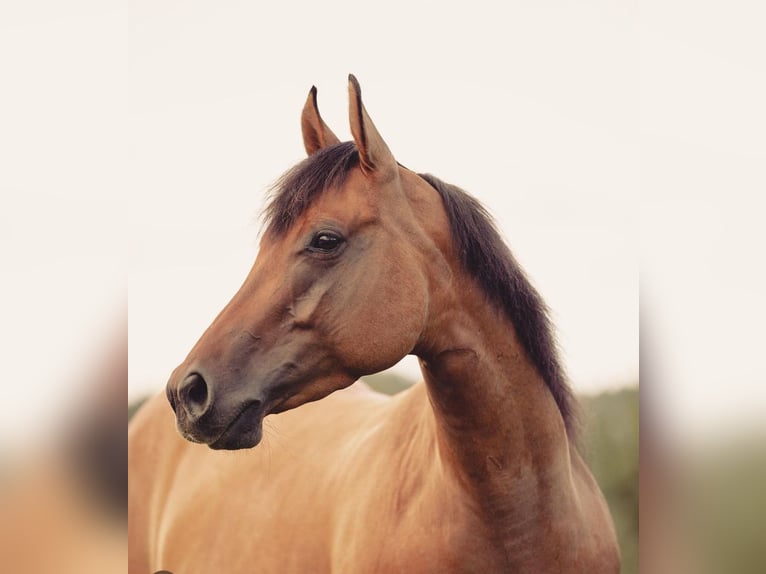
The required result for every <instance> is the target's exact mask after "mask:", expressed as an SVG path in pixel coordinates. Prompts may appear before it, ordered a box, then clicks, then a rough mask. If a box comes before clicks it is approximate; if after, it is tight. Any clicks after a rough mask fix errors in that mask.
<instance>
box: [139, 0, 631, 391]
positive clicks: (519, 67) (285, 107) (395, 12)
mask: <svg viewBox="0 0 766 574" xmlns="http://www.w3.org/2000/svg"><path fill="white" fill-rule="evenodd" d="M354 6H355V4H354V3H348V4H347V5H346V6H345V7H344V8H343V10H342V12H343V13H345V14H346V16H345V17H343V18H327V17H326V15H327V13H328V5H327V4H325V3H316V4H315V5H313V7H312V8H309V9H308V10H305V9H304V10H303V11H299V10H296V8H295V7H293V6H291V5H290V4H289V3H287V4H284V5H282V4H279V5H277V4H275V5H273V6H270V7H269V10H268V13H266V12H264V11H263V9H262V8H260V7H259V6H258V5H257V4H255V3H252V4H249V5H247V4H236V5H232V4H224V3H221V4H216V5H212V4H210V3H208V2H203V3H199V2H183V3H175V4H167V3H165V4H163V3H159V4H157V3H155V2H151V3H139V4H138V5H137V6H136V10H135V13H134V18H135V28H134V34H133V39H134V42H133V44H132V46H131V54H130V57H131V70H132V75H133V76H132V77H133V81H134V92H133V97H134V100H133V106H134V107H133V110H134V117H133V124H134V128H135V135H134V138H135V139H134V141H135V142H136V144H137V145H138V149H137V168H136V169H135V170H134V174H135V176H136V181H135V182H134V184H133V186H132V189H133V190H134V192H133V193H134V196H133V198H132V199H133V201H132V202H131V224H132V228H133V232H132V233H133V234H134V237H135V240H134V242H133V244H132V245H131V252H130V279H129V280H130V285H129V293H130V307H129V317H130V351H131V354H130V381H131V395H132V396H135V395H136V394H138V393H141V392H146V391H150V390H157V389H158V388H160V386H161V385H163V384H164V383H165V381H166V379H167V376H168V375H169V373H170V370H172V368H174V367H175V366H176V364H177V363H179V362H180V361H181V360H182V359H183V358H184V356H185V355H186V353H187V352H188V351H189V350H190V348H191V346H192V345H193V344H194V342H195V341H196V339H197V338H198V337H199V336H200V335H201V334H202V331H203V330H204V328H205V327H207V325H208V324H209V323H210V321H211V320H212V319H213V317H214V316H215V315H216V314H217V313H218V311H220V309H221V308H222V307H223V305H224V304H225V303H226V302H227V301H228V299H229V298H230V297H231V295H233V293H234V292H235V291H236V290H237V288H238V287H239V285H240V283H241V282H242V280H243V279H244V276H245V274H246V272H247V271H248V269H249V266H250V264H251V263H252V260H253V258H254V256H255V253H256V248H257V244H256V235H257V231H258V220H257V214H258V213H259V209H260V206H262V204H263V198H264V190H265V189H266V188H267V186H268V185H269V183H270V182H272V181H273V180H275V179H276V178H277V177H278V176H279V175H280V173H281V172H282V171H284V170H285V169H287V168H288V167H290V166H291V165H292V164H294V163H295V162H296V161H298V160H300V159H302V157H303V155H304V152H303V146H302V143H301V141H302V140H301V133H300V124H299V117H300V112H301V108H302V106H303V102H304V101H305V99H306V95H307V93H308V90H309V88H310V86H311V85H312V84H316V85H317V87H318V89H319V106H320V111H321V112H322V114H323V116H324V118H325V120H326V121H327V122H328V123H329V125H330V126H331V127H332V128H333V129H334V130H335V131H336V132H337V133H338V134H339V136H340V137H341V139H349V138H350V132H349V128H348V119H347V118H348V111H347V110H348V96H347V87H346V86H347V82H346V77H347V75H348V73H349V72H353V73H355V74H356V75H357V77H358V78H359V81H360V82H361V85H362V90H363V97H364V100H365V103H366V106H367V109H368V111H369V112H370V114H371V115H372V117H373V119H374V121H375V122H376V125H377V126H378V129H379V130H380V131H381V133H382V135H383V137H384V138H385V139H386V141H387V143H388V144H389V147H390V148H391V150H392V151H393V153H394V155H395V156H396V157H397V159H398V160H399V161H400V162H402V163H403V164H405V165H407V166H408V167H410V168H411V169H415V170H417V171H428V172H431V173H434V174H436V175H438V176H440V177H441V178H443V179H445V180H446V181H449V182H452V183H456V184H458V185H460V186H462V187H464V188H465V189H466V190H468V191H469V192H471V193H472V194H474V195H476V196H477V197H478V198H479V199H481V200H482V201H483V202H484V203H485V204H486V205H487V206H488V208H489V209H490V210H491V212H492V213H493V214H494V215H495V217H496V218H497V220H498V223H499V225H500V227H501V229H502V231H503V233H504V235H505V237H506V238H507V239H508V240H509V241H510V244H511V246H512V249H513V250H514V252H515V253H516V255H517V257H518V258H519V260H520V261H521V262H522V264H523V265H524V266H525V267H526V269H527V271H528V272H529V274H530V276H531V277H532V278H533V280H534V282H535V284H536V285H537V286H538V287H539V289H540V290H541V292H542V293H543V295H544V297H545V299H546V300H547V301H548V303H549V304H550V306H551V308H552V310H553V316H554V319H555V322H556V324H557V326H558V329H559V337H560V340H561V346H562V349H563V351H564V355H565V360H566V364H567V366H568V367H569V372H570V374H571V377H572V379H573V381H574V382H575V383H576V385H577V388H578V390H581V391H596V390H599V389H602V388H605V387H612V386H615V385H624V384H626V383H630V382H633V381H635V380H637V378H638V265H637V262H638V234H637V219H638V210H637V188H638V163H637V150H636V141H635V134H636V120H637V117H636V98H637V94H636V90H635V87H634V86H635V77H633V76H632V71H631V70H632V69H634V67H635V65H636V57H637V54H636V45H635V40H634V39H633V38H632V36H633V35H634V33H633V32H632V30H631V27H632V22H631V20H630V17H629V14H628V13H626V12H625V11H624V9H615V8H607V9H604V8H603V7H602V8H598V7H597V6H595V5H592V6H587V5H585V6H580V7H574V6H572V7H569V8H566V7H564V8H563V9H562V11H561V12H560V13H559V14H558V15H555V14H551V13H550V12H549V10H547V9H540V8H529V7H524V8H520V9H518V10H510V9H504V10H501V11H497V9H496V8H495V9H493V10H489V9H487V10H483V9H480V7H479V6H478V5H477V6H476V10H475V11H474V12H472V14H471V15H468V16H467V15H466V13H465V11H464V10H462V9H461V10H459V11H456V10H455V9H454V8H451V7H450V6H449V5H448V4H444V3H439V4H434V3H430V4H424V5H423V7H422V8H419V7H418V5H417V4H411V3H402V4H397V3H393V4H386V9H385V10H380V11H373V12H371V13H370V14H368V15H367V16H366V18H367V20H368V22H362V21H360V22H358V23H355V22H354V21H353V19H352V18H350V17H349V16H348V15H349V14H351V13H353V12H354ZM405 6H406V7H407V18H406V19H403V18H401V17H400V14H401V12H402V10H404V9H405ZM298 14H300V17H299V18H296V16H297V15H298ZM428 19H431V24H429V25H424V24H423V23H424V22H426V21H427V20H428ZM319 20H321V21H322V22H324V24H323V25H321V26H317V22H318V21H319ZM370 20H371V21H370ZM355 24H356V25H355ZM458 32H459V34H458ZM554 39H555V42H552V40H554ZM604 44H608V45H610V46H611V49H610V50H608V51H605V50H603V49H602V46H603V45H604ZM626 63H627V64H628V65H626ZM399 369H401V370H402V371H404V372H405V373H407V374H409V375H410V376H412V377H419V370H418V368H417V364H416V362H415V361H414V360H412V361H406V362H405V364H403V365H401V366H400V367H399Z"/></svg>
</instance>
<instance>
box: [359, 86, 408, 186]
mask: <svg viewBox="0 0 766 574" xmlns="http://www.w3.org/2000/svg"><path fill="white" fill-rule="evenodd" d="M348 95H349V110H348V111H349V120H350V121H351V134H352V135H353V136H354V142H356V148H357V149H358V150H359V164H360V166H361V168H362V171H363V172H364V173H372V172H377V173H385V172H389V171H391V170H393V172H394V173H395V172H396V160H395V159H394V156H393V154H392V153H391V150H389V149H388V146H387V145H386V142H384V141H383V138H382V137H380V134H379V133H378V130H377V129H376V128H375V124H373V123H372V120H371V119H370V116H369V115H367V110H366V109H365V108H364V104H363V103H362V90H361V88H360V87H359V82H358V81H357V79H356V78H355V77H354V75H353V74H349V76H348Z"/></svg>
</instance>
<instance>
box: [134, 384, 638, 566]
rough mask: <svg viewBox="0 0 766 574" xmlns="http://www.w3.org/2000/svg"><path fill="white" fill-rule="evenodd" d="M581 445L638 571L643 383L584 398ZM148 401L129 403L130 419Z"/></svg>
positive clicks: (626, 561)
mask: <svg viewBox="0 0 766 574" xmlns="http://www.w3.org/2000/svg"><path fill="white" fill-rule="evenodd" d="M363 380H364V381H365V382H366V383H367V384H369V385H370V386H371V387H372V388H373V389H375V390H377V391H379V392H382V393H386V394H390V395H393V394H396V393H398V392H400V391H402V390H404V389H406V388H407V387H409V386H410V385H411V384H412V382H413V381H412V380H410V379H408V378H406V377H403V376H401V375H399V374H397V373H394V372H391V371H386V372H383V373H378V374H376V375H371V376H369V377H364V378H363ZM581 401H582V411H583V434H582V440H581V450H582V453H583V456H584V458H585V460H586V461H587V462H588V465H589V466H590V468H591V470H592V471H593V474H594V476H595V477H596V480H597V481H598V483H599V485H600V486H601V489H602V491H603V492H604V496H605V497H606V500H607V502H608V504H609V508H610V510H611V512H612V517H613V519H614V523H615V528H616V530H617V536H618V538H619V541H620V550H621V553H622V564H623V566H622V573H623V574H636V573H637V572H638V386H637V385H636V386H634V387H630V388H627V389H623V390H619V391H614V392H606V393H602V394H599V395H595V396H585V397H582V398H581ZM141 402H142V401H136V402H134V403H132V404H131V405H129V407H128V419H130V417H131V416H132V415H133V413H135V411H136V410H137V408H138V407H139V406H140V404H141Z"/></svg>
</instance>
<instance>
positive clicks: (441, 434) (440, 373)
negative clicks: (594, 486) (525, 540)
mask: <svg viewBox="0 0 766 574" xmlns="http://www.w3.org/2000/svg"><path fill="white" fill-rule="evenodd" d="M457 279H458V280H456V281H453V282H451V284H452V285H454V288H453V289H451V290H450V291H451V292H450V293H447V294H443V295H442V296H441V297H439V296H437V297H435V298H434V299H435V300H434V302H433V306H432V307H431V321H430V325H429V328H428V329H427V332H426V334H425V336H424V338H423V339H422V341H421V344H419V345H418V348H417V349H416V354H417V355H418V356H419V358H420V364H421V369H422V371H423V375H424V378H425V381H426V387H427V390H428V398H429V400H430V403H431V407H432V412H433V415H434V420H435V425H434V428H435V429H436V434H437V444H438V445H439V451H440V457H441V459H442V461H443V463H444V464H446V466H447V467H448V468H449V469H450V470H451V471H452V472H453V473H454V475H455V476H456V477H457V479H458V481H459V482H460V483H461V484H462V485H463V486H464V487H465V488H466V489H467V490H468V491H469V492H471V493H472V494H473V496H474V499H475V501H476V503H477V504H478V506H479V507H480V508H482V509H483V512H484V514H485V517H486V518H488V519H489V520H492V521H497V522H499V523H501V524H502V525H503V529H505V530H507V531H508V534H509V537H510V538H514V536H517V534H518V533H517V532H514V530H515V529H522V528H523V529H524V534H525V537H526V536H528V535H530V530H529V529H530V517H531V516H536V515H538V516H539V517H540V519H541V524H545V523H546V522H547V523H548V524H549V523H550V520H551V519H554V518H555V516H554V514H555V513H557V512H562V511H564V509H566V508H569V504H570V503H571V498H572V497H571V491H572V486H571V468H570V453H569V441H568V437H567V431H566V429H565V425H564V421H563V419H562V416H561V413H560V411H559V409H558V407H557V405H556V402H555V400H554V398H553V396H552V395H551V392H550V391H549V389H548V387H547V385H546V384H545V382H544V381H543V379H542V377H541V376H540V374H539V373H538V371H537V369H536V368H535V367H534V365H533V364H532V363H531V362H530V360H529V358H528V356H527V353H526V352H525V350H524V349H523V347H522V346H521V344H520V343H519V340H518V338H517V336H516V332H515V329H514V327H513V325H512V323H511V322H510V320H509V319H508V318H507V317H506V316H505V314H504V313H503V312H501V311H499V310H498V309H496V308H494V307H493V306H492V305H489V304H488V303H487V298H486V295H485V294H484V293H483V292H482V291H481V289H480V287H479V286H478V285H477V284H476V283H475V282H474V281H473V280H472V279H471V278H469V277H462V278H459V277H457ZM458 294H459V295H458Z"/></svg>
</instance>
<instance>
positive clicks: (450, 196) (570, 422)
mask: <svg viewBox="0 0 766 574" xmlns="http://www.w3.org/2000/svg"><path fill="white" fill-rule="evenodd" d="M358 163H359V153H358V152H357V150H356V146H355V145H354V143H353V142H344V143H340V144H336V145H333V146H329V147H326V148H324V149H321V150H319V151H317V152H316V153H314V154H313V155H311V156H309V157H308V158H306V159H305V160H303V161H302V162H300V163H299V164H298V165H296V166H295V167H293V168H292V169H290V170H289V171H287V172H286V173H285V174H284V175H283V176H282V177H281V178H280V179H279V180H278V181H277V183H276V184H275V185H274V187H273V188H272V195H271V200H270V201H269V203H268V205H267V207H266V211H265V218H266V222H267V224H268V230H269V231H270V232H272V233H276V234H282V233H284V232H285V231H287V229H289V228H290V226H291V225H292V224H293V223H294V222H295V220H296V219H297V218H298V217H300V216H301V215H302V214H303V212H304V211H305V209H306V208H307V207H308V206H309V205H310V204H311V202H312V201H313V200H314V199H315V198H316V197H317V196H319V195H320V194H322V193H323V192H324V191H325V190H327V189H330V188H333V187H339V186H342V185H343V183H344V181H345V179H346V176H347V175H348V173H349V172H350V171H351V169H352V168H354V167H355V166H356V165H358ZM418 175H420V177H422V178H423V179H424V180H426V181H427V182H428V183H429V184H430V185H431V186H432V187H433V188H434V189H435V190H436V191H437V192H438V193H439V195H441V198H442V202H443V203H444V208H445V210H446V211H447V215H448V217H449V221H450V225H451V231H452V236H453V240H454V242H455V246H456V247H457V251H458V252H459V253H460V254H461V257H462V262H463V265H464V266H465V269H466V271H468V272H469V273H470V274H471V275H473V276H474V277H475V278H476V279H477V281H478V282H479V284H480V285H481V287H482V289H483V290H484V292H485V293H486V294H487V297H488V299H489V300H490V301H491V302H492V303H494V304H495V305H497V306H498V307H500V308H501V309H502V310H503V311H504V312H505V314H506V315H507V316H508V318H509V319H510V320H511V322H512V323H513V326H514V328H515V329H516V334H517V336H518V338H519V342H520V343H521V345H522V346H523V347H524V349H525V351H526V352H527V354H528V356H529V358H530V360H531V361H532V363H533V364H534V365H535V367H536V368H537V370H538V371H539V372H540V375H541V376H542V377H543V380H544V381H545V383H546V384H547V386H548V388H549V389H550V391H551V394H552V395H553V398H554V400H555V401H556V404H557V405H558V407H559V410H560V411H561V416H562V417H563V419H564V424H565V425H566V428H567V432H568V433H569V434H570V436H574V435H576V427H577V406H576V400H575V398H574V395H573V394H572V391H571V389H570V388H569V385H568V384H567V381H566V377H565V375H564V371H563V369H562V368H561V364H560V362H559V358H558V352H557V348H556V342H555V339H554V337H553V330H552V327H551V323H550V319H549V317H548V309H547V307H546V305H545V303H544V302H543V300H542V299H541V298H540V295H539V294H538V293H537V291H536V290H535V288H534V287H532V285H531V284H530V282H529V280H528V279H527V278H526V276H525V275H524V272H523V271H522V269H521V267H520V266H519V264H518V263H517V262H516V260H515V259H514V257H513V255H512V254H511V252H510V250H509V249H508V247H507V246H506V245H505V243H504V242H503V240H502V238H501V237H500V234H499V233H498V232H497V229H496V228H495V224H494V222H493V221H492V218H491V217H490V215H489V214H488V213H487V211H486V210H485V209H484V207H483V206H482V205H481V204H480V203H479V202H478V201H477V200H476V199H475V198H473V197H471V196H470V195H469V194H467V193H466V192H465V191H463V190H462V189H460V188H458V187H456V186H454V185H450V184H447V183H444V182H443V181H441V180H439V179H438V178H436V177H434V176H432V175H429V174H418Z"/></svg>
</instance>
